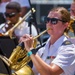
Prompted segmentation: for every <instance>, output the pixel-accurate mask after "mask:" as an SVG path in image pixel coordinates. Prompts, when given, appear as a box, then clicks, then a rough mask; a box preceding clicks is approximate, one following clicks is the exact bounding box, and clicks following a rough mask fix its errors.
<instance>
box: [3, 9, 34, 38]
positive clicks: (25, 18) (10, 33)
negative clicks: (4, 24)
mask: <svg viewBox="0 0 75 75" xmlns="http://www.w3.org/2000/svg"><path fill="white" fill-rule="evenodd" d="M32 11H33V13H34V12H35V10H34V8H32ZM32 11H31V10H30V11H29V12H28V13H27V14H26V15H25V16H24V17H23V18H22V20H20V21H19V22H18V23H16V24H15V25H14V26H13V27H12V28H11V29H9V30H8V31H7V32H6V33H5V34H3V35H4V36H7V35H9V36H10V37H11V38H12V32H13V31H14V29H16V28H17V27H18V26H19V25H20V24H21V23H22V22H23V21H25V20H27V19H28V17H29V16H31V13H32Z"/></svg>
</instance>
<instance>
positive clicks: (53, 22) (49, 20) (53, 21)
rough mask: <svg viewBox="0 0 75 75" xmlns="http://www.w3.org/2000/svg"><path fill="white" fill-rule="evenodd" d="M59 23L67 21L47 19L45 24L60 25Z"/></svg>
mask: <svg viewBox="0 0 75 75" xmlns="http://www.w3.org/2000/svg"><path fill="white" fill-rule="evenodd" d="M58 21H61V22H66V21H63V20H60V19H57V18H49V17H45V23H49V22H51V24H53V25H55V24H57V23H58Z"/></svg>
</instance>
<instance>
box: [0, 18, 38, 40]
mask: <svg viewBox="0 0 75 75" xmlns="http://www.w3.org/2000/svg"><path fill="white" fill-rule="evenodd" d="M19 20H22V18H19ZM3 25H5V26H4V27H3V28H2V26H3ZM5 27H8V25H7V24H5V23H4V24H1V25H0V33H5V32H6V29H5ZM14 33H15V35H16V36H17V37H18V39H19V38H20V37H21V36H23V35H24V34H30V27H29V26H28V22H26V21H24V22H22V23H21V24H20V25H18V26H17V27H16V28H15V29H14ZM31 33H32V36H36V35H38V33H37V30H36V28H35V26H34V25H31Z"/></svg>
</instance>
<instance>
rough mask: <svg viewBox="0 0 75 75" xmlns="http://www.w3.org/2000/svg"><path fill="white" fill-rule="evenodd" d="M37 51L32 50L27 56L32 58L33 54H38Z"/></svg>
mask: <svg viewBox="0 0 75 75" xmlns="http://www.w3.org/2000/svg"><path fill="white" fill-rule="evenodd" d="M36 52H37V51H36V49H32V50H30V51H29V52H28V53H27V56H31V55H32V54H36Z"/></svg>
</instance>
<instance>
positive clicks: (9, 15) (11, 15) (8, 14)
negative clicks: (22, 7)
mask: <svg viewBox="0 0 75 75" xmlns="http://www.w3.org/2000/svg"><path fill="white" fill-rule="evenodd" d="M4 14H5V16H6V17H9V18H11V17H14V16H15V15H16V14H17V13H6V12H5V13H4Z"/></svg>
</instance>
